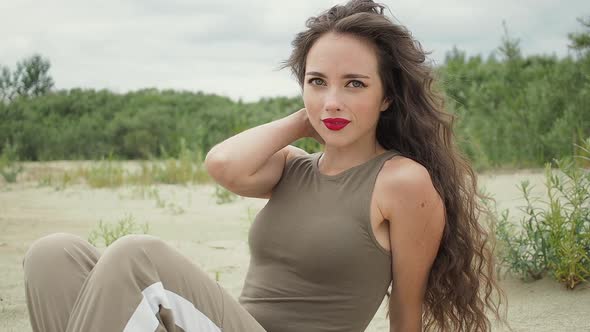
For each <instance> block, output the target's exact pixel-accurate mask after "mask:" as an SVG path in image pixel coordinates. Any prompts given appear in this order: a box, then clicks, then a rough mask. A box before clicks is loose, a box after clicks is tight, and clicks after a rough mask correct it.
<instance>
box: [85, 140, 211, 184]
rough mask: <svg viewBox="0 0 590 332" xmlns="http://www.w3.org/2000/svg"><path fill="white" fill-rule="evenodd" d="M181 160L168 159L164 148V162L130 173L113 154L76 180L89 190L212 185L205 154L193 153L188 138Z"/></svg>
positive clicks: (146, 163) (152, 161)
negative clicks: (142, 186) (85, 184)
mask: <svg viewBox="0 0 590 332" xmlns="http://www.w3.org/2000/svg"><path fill="white" fill-rule="evenodd" d="M179 145H180V146H179V152H178V156H177V158H172V157H169V156H168V153H167V152H166V151H165V150H164V149H163V148H161V150H162V155H163V156H164V159H163V160H158V159H154V158H150V160H149V161H142V162H140V169H139V170H138V171H135V172H130V171H127V170H125V169H124V167H123V165H122V164H121V163H120V162H119V161H117V160H115V159H114V157H113V154H112V153H110V154H109V155H108V157H107V158H106V159H105V158H102V159H101V160H100V161H97V163H96V164H94V165H92V166H90V167H88V168H80V169H78V171H77V173H76V176H80V177H82V178H84V179H86V182H87V183H88V185H89V186H91V187H94V188H104V187H109V188H112V187H120V186H122V185H125V184H136V185H151V184H156V183H164V184H187V183H208V182H210V181H211V180H210V177H209V173H207V171H206V168H205V166H204V164H203V159H204V158H203V154H202V152H201V151H196V152H195V151H193V150H191V149H189V148H188V147H187V144H186V141H185V139H184V138H181V139H180V143H179Z"/></svg>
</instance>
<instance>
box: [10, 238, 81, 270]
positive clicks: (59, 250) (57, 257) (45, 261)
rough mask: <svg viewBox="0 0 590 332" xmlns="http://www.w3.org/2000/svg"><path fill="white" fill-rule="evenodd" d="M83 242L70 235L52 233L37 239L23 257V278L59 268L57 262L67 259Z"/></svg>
mask: <svg viewBox="0 0 590 332" xmlns="http://www.w3.org/2000/svg"><path fill="white" fill-rule="evenodd" d="M84 242H86V240H84V239H82V238H81V237H79V236H77V235H74V234H70V233H52V234H49V235H45V236H43V237H40V238H38V239H37V240H35V241H33V243H32V244H31V245H30V246H29V248H28V249H27V251H26V253H25V255H24V257H23V261H22V264H23V269H24V273H25V276H29V275H34V274H37V272H42V271H46V269H48V268H51V267H55V266H59V262H60V261H63V260H64V259H67V258H68V256H69V255H70V254H71V252H72V251H73V249H74V247H75V246H76V245H77V244H80V243H84Z"/></svg>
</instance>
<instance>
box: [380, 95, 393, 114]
mask: <svg viewBox="0 0 590 332" xmlns="http://www.w3.org/2000/svg"><path fill="white" fill-rule="evenodd" d="M390 104H391V101H389V98H383V102H382V103H381V112H385V111H386V110H387V109H388V108H389V105H390Z"/></svg>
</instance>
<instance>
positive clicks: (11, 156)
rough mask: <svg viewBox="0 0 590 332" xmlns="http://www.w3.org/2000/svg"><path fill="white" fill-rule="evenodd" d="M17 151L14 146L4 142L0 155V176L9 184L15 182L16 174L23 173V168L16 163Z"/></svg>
mask: <svg viewBox="0 0 590 332" xmlns="http://www.w3.org/2000/svg"><path fill="white" fill-rule="evenodd" d="M17 149H18V147H17V146H16V145H12V144H10V143H9V142H8V141H6V142H5V143H4V147H3V148H2V154H0V174H1V175H2V177H3V178H4V181H6V182H9V183H13V182H16V178H17V176H18V174H19V173H21V172H22V171H23V166H22V165H21V164H20V163H19V162H18V152H17Z"/></svg>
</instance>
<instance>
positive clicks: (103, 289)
mask: <svg viewBox="0 0 590 332" xmlns="http://www.w3.org/2000/svg"><path fill="white" fill-rule="evenodd" d="M105 330H108V331H200V332H205V331H244V332H249V331H252V332H264V331H265V330H264V328H262V326H261V325H260V324H259V323H258V322H257V321H256V320H255V319H254V318H253V317H252V316H251V315H250V314H249V313H248V312H247V311H246V310H245V309H244V308H243V307H242V306H241V305H240V304H239V303H238V302H237V301H236V300H235V299H233V297H231V295H230V294H229V293H228V292H227V291H226V290H225V289H223V288H222V287H221V286H220V285H219V284H218V283H217V282H216V281H215V280H213V279H212V278H211V277H209V276H208V275H207V274H206V273H205V272H204V271H203V270H202V269H201V268H200V267H199V266H197V265H196V264H195V263H194V262H192V261H191V260H190V259H189V258H188V257H187V256H185V255H184V254H182V253H181V252H179V251H178V250H176V249H175V248H173V247H172V246H170V245H169V244H167V243H166V242H164V241H162V240H160V239H159V238H157V237H154V236H151V235H128V236H124V237H122V238H120V239H118V240H117V241H115V242H114V243H113V244H112V245H111V246H109V247H108V248H107V249H106V250H105V251H104V253H103V254H102V256H101V257H100V259H99V261H98V262H97V263H96V265H95V267H94V269H93V270H92V271H91V272H90V274H89V275H88V278H87V279H86V281H85V283H84V285H83V286H82V289H81V291H80V294H79V295H78V298H77V301H76V303H75V305H74V308H73V310H72V312H71V314H70V319H69V323H68V325H67V331H105Z"/></svg>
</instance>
